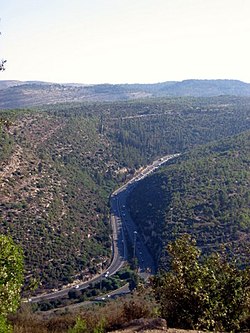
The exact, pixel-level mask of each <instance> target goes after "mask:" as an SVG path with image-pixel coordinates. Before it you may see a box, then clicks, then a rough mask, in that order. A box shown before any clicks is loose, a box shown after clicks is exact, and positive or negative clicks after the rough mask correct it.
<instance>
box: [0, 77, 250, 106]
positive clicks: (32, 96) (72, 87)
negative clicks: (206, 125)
mask: <svg viewBox="0 0 250 333" xmlns="http://www.w3.org/2000/svg"><path fill="white" fill-rule="evenodd" d="M220 95H234V96H250V84H249V83H244V82H241V81H237V80H185V81H181V82H176V81H169V82H162V83H155V84H96V85H84V84H74V83H65V84H57V83H48V82H41V81H10V80H9V81H0V108H2V109H8V108H23V107H33V106H38V105H44V104H54V103H64V102H82V101H118V100H130V99H141V98H145V97H148V98H154V97H167V96H175V97H177V96H194V97H211V96H220Z"/></svg>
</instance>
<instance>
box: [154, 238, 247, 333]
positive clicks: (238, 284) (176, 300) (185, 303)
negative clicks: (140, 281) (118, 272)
mask: <svg viewBox="0 0 250 333" xmlns="http://www.w3.org/2000/svg"><path fill="white" fill-rule="evenodd" d="M168 252H169V255H170V271H169V272H165V273H161V274H159V275H158V276H156V277H155V278H154V280H153V287H154V291H155V295H156V298H157V299H158V300H159V303H160V311H161V315H162V317H163V318H165V319H166V320H167V322H168V325H169V326H170V327H171V326H172V327H180V328H195V329H207V330H219V331H222V330H226V331H233V332H237V331H241V330H242V328H243V326H244V325H245V323H246V322H247V320H248V321H249V317H250V310H249V307H250V290H249V287H250V274H249V273H250V271H249V268H247V267H246V268H245V269H242V270H241V269H239V268H238V267H237V265H236V261H234V260H232V258H229V257H228V256H227V254H226V253H225V252H224V253H223V254H218V253H216V254H212V255H210V256H209V257H207V258H206V259H204V260H203V261H202V260H201V252H200V250H198V249H197V247H196V246H195V241H192V240H191V238H190V236H188V235H185V236H183V237H181V238H180V239H178V240H176V241H175V242H172V243H170V244H169V246H168Z"/></svg>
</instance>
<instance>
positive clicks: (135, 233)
mask: <svg viewBox="0 0 250 333" xmlns="http://www.w3.org/2000/svg"><path fill="white" fill-rule="evenodd" d="M136 236H137V231H136V230H135V231H134V255H133V257H134V259H135V247H136Z"/></svg>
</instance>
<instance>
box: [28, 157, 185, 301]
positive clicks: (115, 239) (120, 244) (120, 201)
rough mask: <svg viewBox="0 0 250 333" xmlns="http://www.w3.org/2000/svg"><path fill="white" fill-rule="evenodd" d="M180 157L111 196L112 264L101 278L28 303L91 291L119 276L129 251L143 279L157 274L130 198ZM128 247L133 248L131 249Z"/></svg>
mask: <svg viewBox="0 0 250 333" xmlns="http://www.w3.org/2000/svg"><path fill="white" fill-rule="evenodd" d="M179 155H180V154H172V155H166V156H163V157H161V158H160V159H158V160H156V161H154V162H153V163H152V164H150V165H148V166H147V167H145V168H144V169H143V170H142V171H141V172H140V173H138V174H137V175H136V176H135V177H133V178H132V179H131V180H129V181H128V182H127V183H126V184H125V185H123V186H121V187H120V188H119V189H117V190H116V191H114V192H113V193H112V195H111V197H110V207H111V208H110V223H111V226H112V261H111V264H110V266H109V267H108V269H107V270H105V271H103V272H102V274H101V275H98V276H96V277H94V278H93V279H91V280H89V281H87V282H83V283H81V284H77V285H75V286H70V287H67V288H64V289H61V290H57V291H53V292H50V293H46V294H42V295H38V296H34V297H32V298H30V299H28V300H24V301H26V302H27V301H28V302H32V303H36V302H40V301H44V300H52V299H57V298H61V297H64V296H67V294H68V292H69V290H72V289H74V288H75V289H78V290H82V289H85V288H87V287H88V286H89V285H90V283H95V282H100V281H101V280H102V279H103V278H105V277H107V276H111V275H113V274H115V273H116V272H117V271H118V270H119V269H120V268H121V267H122V266H123V265H124V263H125V262H126V261H127V259H128V250H130V252H131V251H132V253H133V256H134V257H135V258H136V259H137V263H138V272H139V274H140V275H141V277H143V278H145V279H146V278H147V277H148V276H149V275H151V274H154V273H155V265H154V261H153V258H152V256H151V255H150V253H149V251H148V249H147V247H146V246H145V244H144V242H143V239H142V237H141V235H140V233H139V230H138V229H137V226H136V224H135V223H134V222H133V220H132V219H131V216H130V214H129V212H128V210H127V208H126V199H127V197H128V195H129V193H130V192H131V190H132V189H133V188H134V187H135V186H136V185H137V183H138V182H139V181H140V180H142V179H144V178H145V177H147V176H148V175H149V174H151V173H152V172H154V171H155V170H157V169H158V168H159V167H160V166H161V165H162V164H164V163H166V162H167V161H169V160H170V159H173V158H175V157H177V156H179ZM128 244H130V246H132V248H130V249H128V248H127V247H128Z"/></svg>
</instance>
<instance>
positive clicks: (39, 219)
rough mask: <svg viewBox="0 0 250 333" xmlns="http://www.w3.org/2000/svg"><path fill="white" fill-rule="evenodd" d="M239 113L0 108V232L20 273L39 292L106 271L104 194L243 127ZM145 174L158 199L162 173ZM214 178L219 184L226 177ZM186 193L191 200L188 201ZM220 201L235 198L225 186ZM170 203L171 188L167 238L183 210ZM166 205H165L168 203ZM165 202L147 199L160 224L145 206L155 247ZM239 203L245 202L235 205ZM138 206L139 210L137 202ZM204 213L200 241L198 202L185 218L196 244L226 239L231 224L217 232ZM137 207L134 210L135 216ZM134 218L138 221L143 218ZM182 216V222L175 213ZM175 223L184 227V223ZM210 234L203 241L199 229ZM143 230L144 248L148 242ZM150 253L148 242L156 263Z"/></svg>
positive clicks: (233, 107)
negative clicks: (15, 254)
mask: <svg viewBox="0 0 250 333" xmlns="http://www.w3.org/2000/svg"><path fill="white" fill-rule="evenodd" d="M249 110H250V100H249V99H248V98H236V97H218V98H198V99H195V98H176V99H175V98H169V99H155V100H147V101H145V100H139V101H133V102H114V103H85V104H78V103H69V104H57V105H47V106H45V107H43V108H40V109H37V110H13V111H1V114H0V116H1V118H2V119H3V120H6V119H8V120H9V122H10V124H9V125H8V126H2V127H1V129H0V146H1V150H0V155H1V159H0V177H1V183H0V186H1V202H0V219H1V224H0V232H1V233H4V234H6V233H8V234H10V235H12V237H13V238H14V240H15V242H17V243H19V244H20V245H21V247H22V248H23V249H24V254H25V268H26V277H27V278H29V279H30V280H32V283H33V285H34V286H36V285H38V286H39V288H40V290H42V289H44V288H50V289H51V288H55V287H60V286H62V284H67V283H70V282H72V281H73V280H76V279H87V278H88V277H89V276H90V275H93V274H95V273H96V272H98V271H100V269H101V266H103V267H105V266H107V265H108V263H109V260H110V257H111V253H110V249H111V238H110V233H111V230H110V226H109V219H108V217H109V216H108V215H109V209H108V198H109V195H110V193H111V192H112V190H113V189H114V188H115V187H116V186H118V184H120V183H122V182H123V181H125V180H126V179H129V178H130V177H131V176H132V175H133V174H134V172H135V170H137V169H139V168H140V167H141V166H143V165H145V164H147V163H149V162H150V161H152V160H153V159H155V158H158V157H160V156H161V155H165V154H168V153H173V152H185V151H186V150H187V149H190V148H192V147H195V146H197V145H201V144H204V143H207V142H209V141H212V140H215V139H221V138H225V137H228V136H230V135H234V134H237V133H241V132H243V131H246V130H248V129H249V128H250V118H249ZM3 123H4V122H3ZM207 149H208V148H207ZM200 154H201V153H200ZM239 154H240V153H239ZM197 156H200V155H197ZM217 158H218V162H219V157H217ZM225 159H226V158H225ZM238 160H239V161H241V162H239V163H243V165H241V164H239V165H236V166H235V167H236V169H237V170H238V168H239V167H241V166H242V167H245V164H244V163H245V162H244V161H245V160H244V159H242V160H241V159H238ZM204 164H206V161H205V159H204ZM225 164H226V162H225ZM181 165H182V164H178V165H177V168H178V167H179V168H181ZM173 170H174V169H173ZM244 170H245V169H243V171H242V175H240V177H239V179H240V181H239V184H241V185H242V184H243V182H244V181H245V180H244V179H245V178H244V177H246V175H245V172H247V170H246V171H244ZM180 171H181V170H180ZM173 172H174V171H173ZM183 172H184V171H183ZM193 172H194V174H193V175H190V177H189V176H187V178H188V177H189V178H190V179H193V178H197V177H198V176H197V174H196V173H195V166H194V167H193ZM215 172H217V171H216V170H215ZM237 172H240V171H239V170H238V171H237ZM184 175H185V173H183V177H184ZM154 177H156V176H154ZM154 177H153V178H151V179H155V182H156V185H157V186H156V187H155V189H154V191H153V192H152V191H151V192H152V193H154V194H155V193H156V195H155V199H157V197H158V198H159V199H160V198H161V197H163V198H168V197H167V196H165V195H163V194H161V192H160V191H163V190H164V186H165V187H166V189H167V186H168V185H167V183H166V184H165V185H163V184H162V183H161V182H160V180H159V179H161V178H162V179H167V178H166V177H165V176H164V175H163V174H162V175H160V178H159V179H158V178H154ZM164 177H165V178H164ZM189 178H188V179H189ZM224 178H225V182H226V181H227V175H225V176H224ZM157 179H158V180H157ZM197 179H198V178H197ZM232 179H234V178H232ZM241 179H242V180H241ZM150 181H151V180H150ZM178 184H179V183H178V181H177V180H176V181H174V180H173V184H172V185H171V186H173V188H178V186H179V185H178ZM212 184H213V183H212ZM158 185H159V187H158ZM217 186H218V184H217ZM151 189H152V187H151ZM138 191H139V187H138ZM206 191H207V190H206V189H204V196H205V194H206ZM225 191H226V194H227V190H225ZM225 191H224V192H225ZM224 192H222V194H221V195H224ZM147 193H148V194H147V195H149V191H148V192H147ZM162 193H163V192H162ZM164 193H165V192H164ZM199 193H200V192H199ZM190 195H191V194H190ZM218 195H219V194H218ZM243 195H245V194H244V193H243ZM192 196H194V197H193V198H192V200H193V201H195V195H194V194H192ZM228 196H229V197H230V200H233V199H234V198H237V196H236V195H235V194H234V192H231V189H230V192H229V193H228ZM146 198H147V197H146V196H145V199H146ZM178 198H179V197H178V193H177V191H176V197H173V200H174V201H173V202H174V203H175V206H174V205H173V208H174V210H173V212H172V213H173V217H172V219H173V220H172V223H171V224H169V227H168V228H169V230H170V231H171V232H172V233H174V232H175V233H176V231H175V229H176V228H177V224H176V219H177V216H178V218H179V216H184V215H181V214H183V212H186V211H187V210H188V207H186V206H185V205H183V207H182V201H181V200H182V197H181V198H180V199H178ZM231 198H232V199H231ZM150 200H151V199H150ZM168 200H169V199H166V200H165V201H166V202H167V204H171V203H170V202H169V201H168ZM171 200H172V199H171ZM178 200H179V201H178ZM218 200H219V199H218ZM165 201H163V202H162V201H161V200H155V201H153V202H152V203H153V204H154V208H153V210H154V211H155V212H157V214H159V216H160V217H163V216H164V218H163V219H162V220H160V219H159V218H156V217H155V215H154V217H152V220H151V215H150V214H151V212H152V211H153V210H151V212H150V210H147V213H149V215H147V221H148V220H150V223H149V224H150V227H149V230H150V237H151V239H153V240H155V239H156V240H157V242H156V244H157V246H158V244H161V243H162V242H160V243H159V239H160V238H159V234H160V233H162V230H163V229H162V227H163V226H164V228H165V224H164V223H163V222H164V221H165V217H166V219H167V218H168V219H169V206H164V205H163V204H164V202H165ZM236 201H237V199H236ZM216 202H217V199H216ZM237 203H238V201H237ZM159 205H160V206H159ZM239 205H240V206H239V207H241V205H245V201H244V202H243V203H242V204H241V203H239ZM141 207H149V204H148V203H146V206H145V203H141ZM157 207H158V208H157ZM185 207H186V208H185ZM242 207H243V206H242ZM244 207H245V206H244ZM208 208H211V209H213V211H214V215H213V216H214V218H213V219H212V220H211V221H209V222H206V227H205V231H204V232H205V236H204V237H203V238H202V237H200V233H199V232H198V230H200V229H199V228H198V227H200V225H201V224H202V223H203V220H206V218H205V217H204V215H205V206H204V208H203V206H200V207H199V206H197V207H196V210H195V212H194V214H196V215H195V218H194V219H191V218H190V219H189V220H188V221H189V222H188V223H190V224H192V225H193V226H194V230H197V231H196V232H195V233H197V234H198V236H199V237H198V242H200V244H201V245H203V244H204V246H205V245H206V242H205V241H204V239H206V240H208V239H210V243H211V244H212V243H213V242H214V241H215V240H216V241H217V242H218V243H220V242H221V241H224V240H227V239H228V237H227V234H230V232H232V230H234V228H235V227H234V228H233V227H232V228H233V229H232V230H231V231H230V228H231V227H228V228H227V229H226V230H227V231H225V237H224V236H223V237H222V236H220V235H221V234H220V233H219V232H220V230H221V228H220V223H221V220H220V218H218V217H217V215H216V214H217V210H216V209H215V208H213V207H210V205H208V206H207V207H206V209H208ZM140 209H142V208H138V207H135V210H134V212H135V217H136V219H137V220H138V212H139V213H141V211H140ZM244 209H245V208H244ZM179 210H180V212H179ZM145 211H146V210H145ZM196 212H197V213H196ZM247 212H248V211H247V210H242V211H241V213H242V214H243V215H242V218H241V219H240V220H237V221H238V222H237V226H238V225H240V229H237V234H236V236H235V237H236V239H237V240H239V239H242V240H243V239H244V240H245V239H247V236H246V235H247V232H248V231H247V230H248V229H247V228H248V222H247V219H246V217H245V215H246V214H247ZM177 214H178V215H177ZM210 214H212V213H210ZM225 214H227V213H225ZM232 214H233V212H232ZM141 216H142V217H143V218H145V215H143V212H142V214H141ZM152 216H153V215H152ZM196 216H197V218H196ZM233 216H234V215H233ZM223 218H224V217H223ZM234 218H235V217H234ZM183 219H184V220H185V221H186V218H185V216H184V217H183ZM158 221H163V222H161V223H158ZM156 222H157V223H156ZM180 222H181V223H182V220H180ZM138 223H139V224H140V222H139V221H138ZM147 223H148V222H147ZM229 224H230V223H229ZM183 225H185V228H186V229H187V224H183ZM153 226H154V229H155V230H154V232H153V231H152V227H153ZM214 226H215V227H216V228H215V227H214ZM210 229H211V231H212V233H211V235H210V234H209V232H207V231H206V230H210ZM146 230H147V228H145V232H144V233H145V237H146V240H147V244H149V245H150V246H151V243H150V240H148V239H147V231H146ZM164 230H165V229H164ZM214 230H218V231H216V233H218V235H217V234H216V236H214V233H213V231H214ZM166 231H167V232H168V229H166ZM155 237H156V238H155ZM160 251H161V247H159V246H158V247H157V258H158V256H159V255H160Z"/></svg>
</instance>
